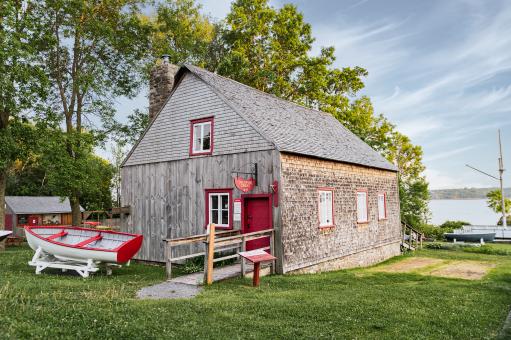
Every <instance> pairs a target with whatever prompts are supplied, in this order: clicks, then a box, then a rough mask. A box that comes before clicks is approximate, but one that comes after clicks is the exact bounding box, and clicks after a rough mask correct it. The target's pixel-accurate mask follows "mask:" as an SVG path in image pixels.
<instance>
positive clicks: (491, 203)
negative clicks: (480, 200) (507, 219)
mask: <svg viewBox="0 0 511 340" xmlns="http://www.w3.org/2000/svg"><path fill="white" fill-rule="evenodd" d="M486 198H487V200H486V203H487V204H488V207H489V208H491V209H492V210H493V211H495V212H496V213H502V193H501V192H500V190H493V191H490V192H489V193H487V194H486ZM504 201H505V203H504V206H505V209H506V215H508V214H509V213H510V212H511V199H509V198H505V199H504Z"/></svg>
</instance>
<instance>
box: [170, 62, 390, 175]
mask: <svg viewBox="0 0 511 340" xmlns="http://www.w3.org/2000/svg"><path fill="white" fill-rule="evenodd" d="M183 69H186V70H188V71H190V72H192V73H193V74H195V75H196V76H198V77H199V78H200V79H202V80H203V81H204V82H205V83H206V84H208V85H209V86H211V87H212V88H213V89H214V90H215V92H216V93H217V94H218V95H220V97H222V98H223V99H224V101H226V103H227V104H228V105H230V106H231V107H232V108H233V109H234V110H235V111H237V112H238V114H240V115H241V116H242V117H243V118H245V120H247V121H248V122H249V123H250V124H251V125H252V126H253V127H254V128H256V129H257V130H258V131H259V133H260V134H261V135H262V136H263V137H265V138H266V139H267V140H268V141H270V142H271V143H273V144H274V145H275V146H276V148H277V149H278V150H279V151H281V152H289V153H296V154H301V155H306V156H312V157H317V158H322V159H328V160H333V161H340V162H346V163H353V164H359V165H365V166H369V167H374V168H379V169H385V170H391V171H397V168H396V167H395V166H394V165H393V164H391V163H390V162H388V161H387V160H386V159H385V158H384V157H383V156H382V155H380V153H378V152H377V151H375V150H374V149H372V148H371V147H370V146H369V145H367V144H366V143H365V142H364V141H362V140H361V139H360V138H359V137H358V136H356V135H355V134H354V133H352V132H351V131H349V130H348V129H347V128H345V127H344V126H343V125H342V124H341V123H340V122H339V121H338V120H337V119H335V118H334V117H333V116H332V115H331V114H329V113H326V112H322V111H318V110H313V109H310V108H306V107H304V106H301V105H298V104H295V103H292V102H289V101H287V100H284V99H281V98H278V97H276V96H274V95H271V94H268V93H265V92H262V91H259V90H257V89H254V88H252V87H250V86H247V85H244V84H242V83H239V82H237V81H234V80H232V79H229V78H225V77H222V76H220V75H218V74H215V73H212V72H209V71H206V70H204V69H202V68H199V67H196V66H193V65H184V66H183V67H182V69H181V70H180V73H181V74H182V72H183Z"/></svg>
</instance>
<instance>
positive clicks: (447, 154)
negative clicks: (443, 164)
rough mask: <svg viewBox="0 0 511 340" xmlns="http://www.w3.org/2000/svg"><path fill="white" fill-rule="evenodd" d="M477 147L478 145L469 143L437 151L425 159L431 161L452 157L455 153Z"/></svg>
mask: <svg viewBox="0 0 511 340" xmlns="http://www.w3.org/2000/svg"><path fill="white" fill-rule="evenodd" d="M475 147H476V145H469V146H463V147H461V148H456V149H451V150H446V151H443V152H439V153H435V154H434V155H431V156H428V157H425V158H424V161H427V162H431V161H436V160H439V159H444V158H448V157H452V156H454V155H457V154H460V153H463V152H466V151H469V150H472V149H474V148H475Z"/></svg>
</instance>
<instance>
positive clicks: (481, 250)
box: [463, 245, 511, 256]
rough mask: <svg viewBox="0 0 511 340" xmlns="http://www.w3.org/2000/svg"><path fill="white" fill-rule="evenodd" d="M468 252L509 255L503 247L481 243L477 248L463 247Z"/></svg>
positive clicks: (510, 253)
mask: <svg viewBox="0 0 511 340" xmlns="http://www.w3.org/2000/svg"><path fill="white" fill-rule="evenodd" d="M463 251H466V252H469V253H478V254H487V255H503V256H505V255H511V252H510V251H508V250H505V249H498V248H494V247H492V246H490V245H483V246H480V247H477V248H469V249H463Z"/></svg>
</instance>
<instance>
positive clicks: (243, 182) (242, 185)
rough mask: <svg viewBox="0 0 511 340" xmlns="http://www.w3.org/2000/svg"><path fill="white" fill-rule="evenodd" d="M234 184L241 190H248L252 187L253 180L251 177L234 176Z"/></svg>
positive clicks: (253, 184)
mask: <svg viewBox="0 0 511 340" xmlns="http://www.w3.org/2000/svg"><path fill="white" fill-rule="evenodd" d="M234 185H235V186H236V188H238V189H240V190H241V191H243V192H249V191H250V190H252V189H254V186H255V180H254V179H253V178H247V179H245V178H241V177H235V178H234Z"/></svg>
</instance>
